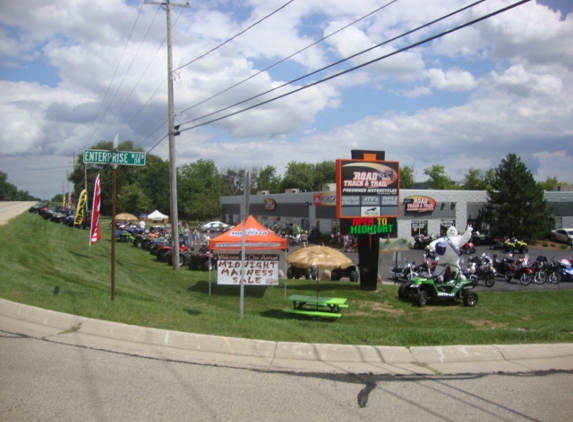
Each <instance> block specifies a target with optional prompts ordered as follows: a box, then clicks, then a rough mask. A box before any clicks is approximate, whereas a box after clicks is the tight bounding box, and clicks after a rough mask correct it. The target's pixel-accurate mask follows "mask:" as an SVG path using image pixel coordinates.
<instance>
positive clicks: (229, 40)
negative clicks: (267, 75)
mask: <svg viewBox="0 0 573 422" xmlns="http://www.w3.org/2000/svg"><path fill="white" fill-rule="evenodd" d="M292 2H294V0H290V1H288V2H286V3H285V4H283V5H282V6H281V7H279V8H278V9H276V10H275V11H273V12H271V13H269V14H268V15H266V16H265V17H263V18H261V19H259V20H258V21H257V22H255V23H253V24H251V25H249V26H248V27H247V28H245V29H244V30H242V31H241V32H239V33H237V34H235V35H233V36H232V37H231V38H229V39H228V40H226V41H224V42H222V43H221V44H219V45H218V46H217V47H215V48H212V49H211V50H209V51H207V52H206V53H203V54H201V55H200V56H197V57H196V58H194V59H193V60H191V61H190V62H189V63H185V64H184V65H181V66H179V67H178V68H177V69H175V70H174V72H177V71H178V70H179V69H183V68H184V67H186V66H189V65H190V64H192V63H195V62H196V61H197V60H199V59H202V58H203V57H205V56H207V55H208V54H211V53H212V52H213V51H215V50H218V49H219V48H221V47H223V46H224V45H225V44H227V43H229V42H231V41H233V40H234V39H235V38H237V37H238V36H240V35H243V34H244V33H245V32H247V31H248V30H250V29H252V28H254V27H255V26H257V25H258V24H260V23H261V22H263V21H264V20H266V19H268V18H270V17H271V16H273V15H274V14H276V13H278V12H279V11H281V10H282V9H284V8H285V7H287V6H288V5H289V4H291V3H292Z"/></svg>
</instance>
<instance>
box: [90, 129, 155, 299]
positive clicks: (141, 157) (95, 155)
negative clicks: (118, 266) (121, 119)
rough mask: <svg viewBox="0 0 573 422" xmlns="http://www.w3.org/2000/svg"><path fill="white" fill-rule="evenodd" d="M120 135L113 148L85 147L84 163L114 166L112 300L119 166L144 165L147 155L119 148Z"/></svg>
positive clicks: (112, 297) (112, 196)
mask: <svg viewBox="0 0 573 422" xmlns="http://www.w3.org/2000/svg"><path fill="white" fill-rule="evenodd" d="M117 143H118V135H116V136H115V138H114V140H113V150H112V151H107V150H101V149H85V150H84V164H110V165H111V168H112V193H111V229H112V234H111V300H112V301H114V300H115V230H116V227H115V207H116V196H117V192H116V190H117V166H119V165H122V166H144V165H145V162H146V158H147V155H146V153H145V152H137V151H134V152H131V151H118V150H117Z"/></svg>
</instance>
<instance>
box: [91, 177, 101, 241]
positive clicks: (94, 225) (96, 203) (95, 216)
mask: <svg viewBox="0 0 573 422" xmlns="http://www.w3.org/2000/svg"><path fill="white" fill-rule="evenodd" d="M100 204H101V185H100V178H99V174H98V175H97V177H96V180H95V184H94V199H93V203H92V221H91V226H90V245H92V244H94V243H96V242H97V241H99V240H100V239H101V233H100V231H99V208H100Z"/></svg>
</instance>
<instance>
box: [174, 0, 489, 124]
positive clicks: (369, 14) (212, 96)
mask: <svg viewBox="0 0 573 422" xmlns="http://www.w3.org/2000/svg"><path fill="white" fill-rule="evenodd" d="M397 1H398V0H392V1H390V2H389V3H386V4H384V5H383V6H380V7H379V8H377V9H375V10H373V11H372V12H370V13H367V14H366V15H364V16H362V17H360V18H358V19H356V20H354V21H352V22H350V23H349V24H347V25H344V26H343V27H341V28H339V29H337V30H336V31H334V32H331V33H330V34H328V35H326V36H325V37H323V38H321V39H319V40H317V41H315V42H313V43H311V44H309V45H307V46H306V47H304V48H302V49H300V50H298V51H296V52H294V53H292V54H291V55H289V56H287V57H285V58H283V59H281V60H279V61H278V62H276V63H273V64H271V65H270V66H268V67H265V68H264V69H262V70H260V71H258V72H256V73H254V74H253V75H251V76H249V77H248V78H246V79H243V80H242V81H240V82H237V83H236V84H233V85H231V86H229V87H228V88H225V89H224V90H222V91H219V92H218V93H216V94H214V95H211V96H210V97H208V98H206V99H204V100H202V101H200V102H198V103H195V104H194V105H192V106H190V107H187V108H185V109H183V110H181V111H180V112H179V113H177V115H182V114H183V113H185V112H187V111H189V110H191V109H193V108H195V107H198V106H200V105H201V104H204V103H206V102H207V101H210V100H212V99H214V98H216V97H218V96H219V95H221V94H224V93H225V92H228V91H230V90H231V89H233V88H236V87H238V86H239V85H241V84H243V83H245V82H247V81H250V80H251V79H253V78H255V77H257V76H259V75H260V74H261V73H263V72H266V71H267V70H270V69H272V68H273V67H275V66H278V65H279V64H281V63H283V62H285V61H287V60H288V59H291V58H293V57H294V56H296V55H297V54H300V53H302V52H303V51H306V50H308V49H309V48H311V47H314V46H315V45H317V44H319V43H321V42H322V41H325V40H326V39H328V38H330V37H332V36H334V35H336V34H338V33H339V32H341V31H343V30H345V29H346V28H349V27H350V26H352V25H354V24H356V23H357V22H360V21H361V20H364V19H366V18H367V17H369V16H372V15H373V14H374V13H377V12H379V11H380V10H382V9H384V8H386V7H388V6H390V5H391V4H393V3H396V2H397ZM484 1H485V0H484Z"/></svg>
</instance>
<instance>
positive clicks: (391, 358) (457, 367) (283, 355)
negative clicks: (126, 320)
mask: <svg viewBox="0 0 573 422" xmlns="http://www.w3.org/2000/svg"><path fill="white" fill-rule="evenodd" d="M0 328H1V329H2V330H5V331H8V332H12V333H16V334H23V335H27V336H30V337H35V338H43V339H47V340H49V341H53V342H59V343H64V344H70V345H75V346H83V347H90V348H94V349H100V350H108V351H114V352H120V353H128V354H133V355H138V356H145V357H152V358H159V359H173V360H180V361H185V362H190V363H200V364H212V365H222V366H232V367H241V368H250V369H259V370H266V371H292V372H313V373H316V372H319V373H371V374H393V375H397V374H409V375H414V374H415V375H434V374H460V373H493V372H531V371H543V370H567V371H571V370H573V343H563V344H526V345H481V346H472V345H466V346H464V345H460V346H438V347H410V348H407V347H389V346H360V345H357V346H354V345H339V344H318V343H295V342H274V341H264V340H249V339H242V338H234V337H223V336H214V335H201V334H193V333H184V332H179V331H170V330H163V329H156V328H147V327H138V326H133V325H127V324H121V323H115V322H110V321H102V320H96V319H90V318H84V317H79V316H76V315H70V314H65V313H61V312H55V311H50V310H44V309H41V308H37V307H33V306H27V305H22V304H19V303H15V302H10V301H8V300H5V299H0Z"/></svg>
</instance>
